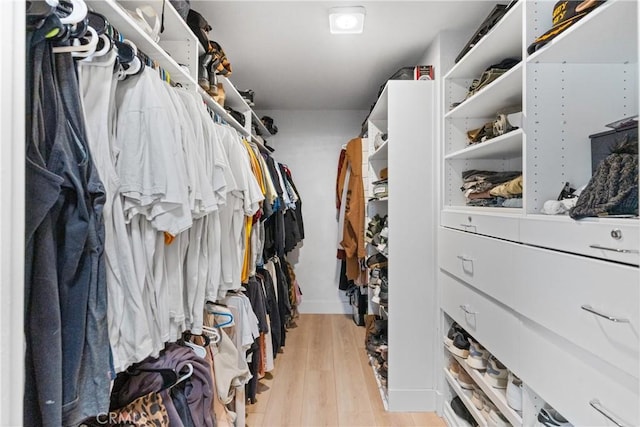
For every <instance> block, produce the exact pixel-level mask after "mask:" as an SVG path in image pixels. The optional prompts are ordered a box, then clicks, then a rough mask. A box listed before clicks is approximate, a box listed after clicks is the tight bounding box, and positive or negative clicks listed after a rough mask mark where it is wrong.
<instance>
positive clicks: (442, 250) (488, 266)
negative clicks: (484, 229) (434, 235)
mask: <svg viewBox="0 0 640 427" xmlns="http://www.w3.org/2000/svg"><path fill="white" fill-rule="evenodd" d="M438 242H439V250H438V257H439V265H440V268H442V269H444V270H446V271H448V272H449V273H451V274H453V275H454V276H456V277H457V278H459V279H460V280H462V281H464V282H466V283H468V284H469V285H471V286H473V287H475V288H477V289H479V290H480V291H482V292H485V293H487V294H489V295H490V296H492V297H493V298H495V299H497V300H498V301H500V302H502V303H503V304H505V305H507V306H512V305H513V302H514V301H513V300H514V298H516V297H517V296H516V295H515V293H514V286H513V281H514V280H516V279H517V278H518V277H519V274H520V273H519V272H518V271H517V270H516V269H515V261H516V260H515V256H516V254H517V253H516V251H514V247H515V246H517V244H515V243H511V242H505V241H504V240H499V239H493V238H491V237H484V236H479V235H477V234H473V233H465V232H462V231H457V230H451V229H449V228H444V227H441V228H440V235H439V239H438Z"/></svg>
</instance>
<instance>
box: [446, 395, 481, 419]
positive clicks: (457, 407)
mask: <svg viewBox="0 0 640 427" xmlns="http://www.w3.org/2000/svg"><path fill="white" fill-rule="evenodd" d="M451 409H452V410H453V412H454V413H455V414H456V415H457V416H458V417H459V418H461V420H463V421H465V422H467V423H468V424H469V425H470V426H475V425H476V424H477V423H476V420H475V419H474V418H473V416H472V415H471V412H469V410H468V409H467V407H466V406H464V403H462V400H461V399H460V397H459V396H456V397H454V398H453V399H452V400H451ZM460 425H464V424H460Z"/></svg>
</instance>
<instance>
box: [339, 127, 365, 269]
mask: <svg viewBox="0 0 640 427" xmlns="http://www.w3.org/2000/svg"><path fill="white" fill-rule="evenodd" d="M348 167H351V176H350V178H349V182H348V183H345V178H346V174H347V168H348ZM345 185H347V200H346V206H345V215H344V233H343V236H342V242H340V244H341V245H342V247H343V248H344V250H345V253H346V256H347V258H346V262H347V279H349V280H357V279H358V277H359V275H360V260H361V259H364V257H365V256H366V251H365V246H364V206H365V204H364V186H363V183H362V139H360V138H354V139H352V140H351V141H349V143H348V144H347V153H346V156H345V163H344V165H343V167H342V168H341V170H340V176H339V178H338V194H342V190H343V188H344V186H345Z"/></svg>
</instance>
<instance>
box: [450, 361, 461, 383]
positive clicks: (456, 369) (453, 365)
mask: <svg viewBox="0 0 640 427" xmlns="http://www.w3.org/2000/svg"><path fill="white" fill-rule="evenodd" d="M448 369H449V373H450V374H451V376H452V377H453V378H456V379H458V374H459V373H460V371H461V370H462V367H461V366H460V364H459V363H458V361H457V360H456V358H455V357H453V356H449V367H448Z"/></svg>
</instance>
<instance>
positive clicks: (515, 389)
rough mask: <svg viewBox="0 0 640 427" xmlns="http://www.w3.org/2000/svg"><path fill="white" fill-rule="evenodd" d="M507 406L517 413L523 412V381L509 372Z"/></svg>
mask: <svg viewBox="0 0 640 427" xmlns="http://www.w3.org/2000/svg"><path fill="white" fill-rule="evenodd" d="M506 394H507V404H508V405H509V406H510V407H511V408H512V409H514V410H515V411H518V412H522V380H521V379H520V378H518V377H517V376H516V375H515V374H514V373H513V372H511V371H509V376H508V380H507V392H506Z"/></svg>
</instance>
